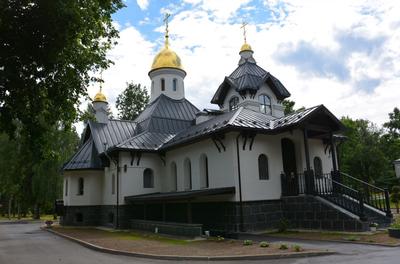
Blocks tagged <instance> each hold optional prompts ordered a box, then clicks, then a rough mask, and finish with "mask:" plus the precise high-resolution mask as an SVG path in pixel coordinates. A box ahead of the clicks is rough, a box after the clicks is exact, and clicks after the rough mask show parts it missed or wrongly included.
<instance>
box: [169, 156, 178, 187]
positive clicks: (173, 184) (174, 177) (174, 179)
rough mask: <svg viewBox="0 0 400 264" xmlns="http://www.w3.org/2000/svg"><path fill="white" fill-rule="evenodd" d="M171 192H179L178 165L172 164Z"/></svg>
mask: <svg viewBox="0 0 400 264" xmlns="http://www.w3.org/2000/svg"><path fill="white" fill-rule="evenodd" d="M170 186H171V191H177V190H178V173H177V169H176V163H175V162H172V163H171V185H170Z"/></svg>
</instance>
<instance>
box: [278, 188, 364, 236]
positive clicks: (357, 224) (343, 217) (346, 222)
mask: <svg viewBox="0 0 400 264" xmlns="http://www.w3.org/2000/svg"><path fill="white" fill-rule="evenodd" d="M282 209H283V212H284V217H285V218H286V219H287V220H289V227H290V228H300V229H322V230H335V231H355V232H358V231H366V230H368V229H369V225H368V223H367V222H362V221H360V220H358V219H357V218H353V217H351V216H350V215H348V214H346V213H344V212H343V211H340V210H338V209H336V208H335V207H332V206H330V205H329V204H328V203H324V202H322V201H321V200H319V199H317V198H316V197H314V196H296V197H285V198H283V199H282Z"/></svg>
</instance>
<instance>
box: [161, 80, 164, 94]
mask: <svg viewBox="0 0 400 264" xmlns="http://www.w3.org/2000/svg"><path fill="white" fill-rule="evenodd" d="M161 91H162V92H164V91H165V79H164V78H161Z"/></svg>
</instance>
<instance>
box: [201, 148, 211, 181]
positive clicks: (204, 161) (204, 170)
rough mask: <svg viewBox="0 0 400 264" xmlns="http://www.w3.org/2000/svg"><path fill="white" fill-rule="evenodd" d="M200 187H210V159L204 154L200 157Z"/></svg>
mask: <svg viewBox="0 0 400 264" xmlns="http://www.w3.org/2000/svg"><path fill="white" fill-rule="evenodd" d="M200 187H201V188H208V187H209V178H208V158H207V156H206V155H205V154H202V155H201V156H200Z"/></svg>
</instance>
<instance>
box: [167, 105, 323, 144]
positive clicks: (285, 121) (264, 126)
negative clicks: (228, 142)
mask: <svg viewBox="0 0 400 264" xmlns="http://www.w3.org/2000/svg"><path fill="white" fill-rule="evenodd" d="M318 109H320V110H326V108H325V107H324V106H323V105H319V106H314V107H311V108H308V109H305V110H303V111H299V112H296V113H293V114H290V115H287V116H284V117H281V118H275V119H271V116H269V115H265V114H262V113H260V112H257V111H254V110H251V109H248V108H244V107H240V108H238V109H236V110H234V111H231V112H226V113H224V114H222V115H220V116H217V117H215V118H212V119H210V120H207V121H205V122H203V123H200V124H198V125H195V126H192V127H190V128H189V129H187V130H185V131H182V132H181V133H179V134H177V135H176V136H175V137H173V138H172V139H171V140H170V141H169V142H168V143H166V144H165V145H163V146H162V148H170V147H173V146H174V145H178V144H182V143H185V142H189V141H192V140H194V139H196V138H199V137H202V136H205V135H207V134H213V133H216V132H217V131H219V130H222V129H225V128H228V127H229V128H239V129H240V128H247V129H257V130H258V129H261V130H264V131H270V132H271V133H273V131H274V130H278V129H285V127H288V126H292V125H296V124H298V123H301V122H302V121H304V120H305V119H306V118H307V117H309V116H310V114H312V113H313V112H315V111H316V110H318Z"/></svg>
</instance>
